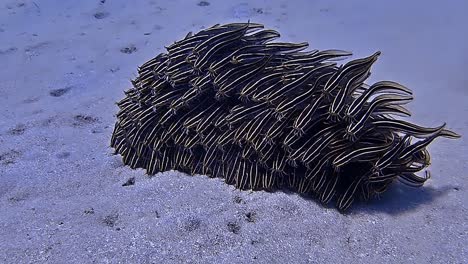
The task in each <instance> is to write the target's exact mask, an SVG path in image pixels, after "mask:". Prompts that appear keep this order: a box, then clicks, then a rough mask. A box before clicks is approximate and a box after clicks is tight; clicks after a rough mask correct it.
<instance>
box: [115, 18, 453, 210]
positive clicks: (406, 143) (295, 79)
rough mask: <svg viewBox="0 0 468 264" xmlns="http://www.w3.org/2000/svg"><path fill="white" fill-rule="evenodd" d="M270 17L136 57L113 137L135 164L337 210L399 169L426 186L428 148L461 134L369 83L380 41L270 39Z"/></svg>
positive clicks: (403, 96) (403, 92)
mask: <svg viewBox="0 0 468 264" xmlns="http://www.w3.org/2000/svg"><path fill="white" fill-rule="evenodd" d="M277 37H279V33H277V32H276V31H273V30H263V25H260V24H254V23H232V24H227V25H215V26H213V27H211V28H207V29H205V30H202V31H200V32H198V33H195V34H191V33H190V34H187V36H186V37H185V38H184V39H183V40H181V41H178V42H175V43H174V44H172V45H170V46H168V47H167V48H166V49H167V53H163V54H159V55H158V56H156V57H155V58H153V59H151V60H149V61H148V62H146V63H144V64H143V65H142V66H140V67H139V68H138V74H139V76H138V77H137V78H136V79H135V80H133V81H132V84H133V86H134V87H133V88H131V89H129V90H128V91H125V95H126V97H125V98H124V99H122V100H121V101H120V102H118V103H117V105H118V106H119V108H120V111H119V112H118V113H117V122H116V124H115V128H114V132H113V135H112V139H111V146H112V147H113V148H115V151H116V153H118V154H120V155H122V158H123V162H124V163H125V164H126V165H129V166H130V167H131V168H144V169H146V171H147V173H148V174H150V175H153V174H156V173H158V172H162V171H167V170H179V171H182V172H185V173H188V174H191V175H193V174H204V175H208V176H210V177H220V178H224V179H225V181H226V183H228V184H232V185H234V186H235V187H236V188H239V189H252V190H260V189H263V190H274V189H279V188H289V189H292V190H294V191H296V192H299V193H303V194H309V195H313V196H315V197H316V198H317V199H318V200H319V201H320V202H322V203H323V204H328V203H329V202H331V201H334V202H335V204H336V206H337V208H338V209H339V210H341V211H344V210H346V209H347V208H348V207H349V206H351V204H352V203H353V201H355V200H358V199H360V200H367V199H369V198H371V197H373V196H374V195H376V194H379V193H381V192H383V191H385V190H386V189H387V188H388V186H389V185H390V184H391V183H392V182H393V181H394V180H396V179H400V180H401V181H402V182H403V183H406V184H409V185H411V186H421V185H423V184H424V182H425V181H426V180H427V179H428V178H429V176H428V175H430V174H428V173H427V171H426V174H425V176H418V175H416V174H415V173H417V172H419V171H421V170H424V169H425V168H426V167H427V166H429V164H430V156H429V152H428V151H427V149H426V147H427V146H428V145H429V144H430V143H432V142H433V140H434V139H436V138H438V137H445V138H451V139H453V138H458V137H459V135H457V134H456V133H454V132H452V131H450V130H448V129H446V128H445V124H443V125H441V126H438V127H435V128H431V127H422V126H418V125H415V124H412V123H409V122H407V121H401V120H398V119H396V116H398V115H402V116H409V115H410V112H409V111H408V110H407V109H406V108H404V107H403V106H402V105H405V104H407V103H408V102H409V101H411V99H412V97H411V95H412V92H411V90H409V89H408V88H406V87H404V86H402V85H401V84H398V83H395V82H391V81H382V82H378V83H375V84H373V85H367V84H365V83H364V81H365V80H366V79H367V78H368V77H369V76H370V69H371V66H372V64H373V63H375V61H376V60H377V57H378V56H379V55H380V52H376V53H374V54H373V55H371V56H369V57H367V58H363V59H357V60H352V61H349V62H347V63H346V64H344V65H341V66H340V65H337V61H338V60H339V59H341V58H343V57H347V56H349V55H351V54H350V53H349V52H345V51H339V50H325V51H318V50H313V51H304V49H306V48H307V47H308V43H305V42H304V43H284V42H272V40H273V39H275V38H277Z"/></svg>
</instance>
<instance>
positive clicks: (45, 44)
mask: <svg viewBox="0 0 468 264" xmlns="http://www.w3.org/2000/svg"><path fill="white" fill-rule="evenodd" d="M207 1H208V2H209V5H208V6H198V5H197V3H198V1H182V0H179V1H156V0H154V1H127V0H107V1H98V0H95V1H91V0H89V1H63V0H62V1H59V0H55V1H53V0H42V1H41V0H35V1H30V0H25V1H9V0H4V1H0V62H1V65H0V109H1V111H0V262H1V263H182V262H185V263H376V262H377V261H379V262H380V263H463V262H465V263H467V262H468V260H467V259H468V247H467V246H466V245H467V243H468V225H467V223H468V214H467V201H468V195H467V188H468V183H467V177H466V176H467V172H466V171H467V169H468V168H467V161H468V158H467V153H468V149H467V141H466V135H467V132H468V122H467V120H468V118H467V115H468V77H467V76H468V75H467V69H468V40H467V39H468V34H467V29H466V25H468V16H467V15H466V12H467V11H468V4H467V3H468V2H466V1H462V0H460V1H455V0H453V1H403V0H400V1H385V4H380V5H379V4H377V2H384V1H370V0H366V1H307V0H304V1H279V0H278V1H266V0H264V1H245V2H240V1H221V0H219V1H215V0H207ZM100 2H105V3H100ZM345 2H346V3H345ZM410 2H413V3H410ZM415 2H417V3H415ZM463 2H464V3H463ZM248 19H251V21H253V22H259V23H264V24H265V25H266V26H267V27H269V28H273V29H277V30H278V31H280V32H281V33H282V34H283V38H282V40H285V41H294V42H302V41H308V42H309V43H310V45H311V48H318V49H328V48H337V49H345V50H350V51H353V52H354V54H355V56H356V57H359V56H366V55H370V54H372V53H373V52H374V51H376V50H381V51H382V56H381V57H380V59H379V61H378V62H377V64H376V65H375V66H374V68H373V75H372V78H371V80H370V81H371V82H373V81H377V80H394V81H398V82H401V83H402V84H405V85H407V86H408V87H410V88H412V89H413V90H414V92H415V94H416V98H417V99H416V101H415V102H413V103H412V104H411V110H412V111H413V113H414V115H413V118H412V120H413V121H415V122H417V123H419V124H422V125H428V126H435V125H439V124H441V122H444V121H446V122H447V123H448V125H449V128H451V129H453V130H455V131H456V132H459V133H461V134H462V135H465V138H462V139H460V140H458V141H452V140H447V139H439V140H437V141H436V142H435V143H434V144H433V145H431V147H430V151H431V154H432V159H433V164H432V166H431V170H432V174H433V178H432V179H431V180H429V181H428V182H427V185H426V186H425V187H424V188H421V189H411V188H407V187H404V186H401V185H399V184H397V185H395V187H394V188H392V189H391V190H390V191H389V192H388V193H386V194H385V195H383V196H382V197H381V199H380V200H378V199H376V200H374V201H373V202H371V203H369V204H361V205H358V206H355V207H353V209H352V211H351V213H350V214H348V215H341V214H340V213H338V212H337V211H336V210H335V209H329V208H323V207H322V206H320V205H319V204H318V203H316V202H315V201H314V200H310V199H304V198H302V197H300V196H298V195H296V194H292V193H284V192H276V193H265V192H255V193H249V192H241V191H238V190H235V189H234V188H233V187H232V186H228V185H226V184H224V183H223V182H222V180H219V179H209V178H207V177H205V176H196V177H190V176H186V175H183V174H180V173H177V172H166V173H162V174H159V175H157V177H153V178H148V177H146V176H145V174H144V171H142V170H131V169H129V168H128V167H124V166H123V165H122V162H121V161H120V157H119V156H113V155H111V153H112V150H111V149H110V148H109V147H108V145H109V139H110V136H111V132H112V127H113V125H114V122H115V117H114V114H115V113H116V111H117V107H116V106H115V105H114V102H115V101H117V100H119V99H121V98H123V96H124V95H123V90H125V89H127V88H129V86H130V82H129V80H130V79H131V78H133V77H135V74H136V69H137V66H138V65H141V64H142V63H143V62H145V61H146V60H148V59H150V58H152V57H154V56H155V55H156V54H158V53H160V52H163V46H164V45H168V44H170V43H172V42H173V41H175V40H178V39H180V38H182V37H183V36H185V34H186V33H187V32H188V31H189V30H193V31H198V30H199V29H201V27H202V26H205V27H207V26H211V25H213V24H215V23H225V22H233V21H239V22H245V21H247V20H248ZM145 33H146V34H145ZM132 46H134V47H135V48H136V51H135V52H133V53H131V54H125V53H122V52H121V49H123V48H126V47H132ZM60 89H62V90H60ZM51 94H53V95H55V96H52V95H51ZM130 177H135V179H136V183H135V185H133V186H127V187H123V186H122V184H123V183H124V182H126V181H127V180H128V179H129V178H130Z"/></svg>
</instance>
